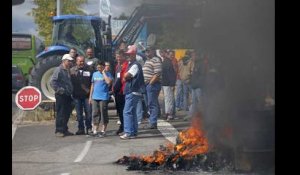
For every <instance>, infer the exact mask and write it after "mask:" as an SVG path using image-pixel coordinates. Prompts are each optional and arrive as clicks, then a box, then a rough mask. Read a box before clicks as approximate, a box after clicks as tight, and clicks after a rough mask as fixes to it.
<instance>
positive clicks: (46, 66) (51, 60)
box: [30, 55, 61, 100]
mask: <svg viewBox="0 0 300 175" xmlns="http://www.w3.org/2000/svg"><path fill="white" fill-rule="evenodd" d="M60 63H61V55H51V56H48V57H46V58H42V59H40V60H39V61H38V63H37V64H36V65H35V66H34V68H33V69H32V71H31V78H30V85H31V86H35V87H37V88H38V89H39V90H40V91H41V92H42V96H43V99H50V100H55V97H54V90H53V88H52V87H51V86H50V80H51V77H52V74H53V72H54V70H55V68H56V67H57V66H59V65H60Z"/></svg>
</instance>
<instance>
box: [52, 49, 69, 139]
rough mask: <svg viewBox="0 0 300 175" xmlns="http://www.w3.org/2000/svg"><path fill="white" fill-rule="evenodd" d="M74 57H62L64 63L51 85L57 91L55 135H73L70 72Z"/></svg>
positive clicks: (58, 68) (54, 74)
mask: <svg viewBox="0 0 300 175" xmlns="http://www.w3.org/2000/svg"><path fill="white" fill-rule="evenodd" d="M72 61H73V58H72V57H71V56H70V55H69V54H65V55H64V56H63V57H62V63H61V64H60V66H59V67H57V68H56V69H55V70H54V73H53V75H52V78H51V81H50V85H51V87H52V88H53V89H54V91H55V100H56V104H55V108H56V119H55V136H57V137H64V136H69V135H73V133H71V132H70V131H68V121H69V118H70V115H71V112H72V111H71V110H72V107H71V103H72V97H71V96H72V93H73V85H72V82H71V77H70V74H69V70H70V67H71V65H72Z"/></svg>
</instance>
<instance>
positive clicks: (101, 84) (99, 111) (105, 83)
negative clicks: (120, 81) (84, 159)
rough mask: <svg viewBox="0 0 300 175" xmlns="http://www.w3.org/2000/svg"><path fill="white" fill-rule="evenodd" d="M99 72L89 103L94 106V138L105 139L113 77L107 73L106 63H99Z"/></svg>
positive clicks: (93, 79) (95, 73)
mask: <svg viewBox="0 0 300 175" xmlns="http://www.w3.org/2000/svg"><path fill="white" fill-rule="evenodd" d="M96 68H97V69H98V71H97V72H94V73H93V76H92V80H91V83H92V84H91V90H90V92H91V93H90V98H89V103H90V104H92V117H93V133H92V134H91V135H92V136H98V137H103V136H105V133H106V128H107V124H108V122H109V119H108V107H107V106H108V100H109V86H110V85H111V84H112V81H113V77H112V75H111V74H110V72H106V71H105V62H104V61H100V62H98V63H97V67H96ZM100 121H101V123H102V128H101V132H100V133H99V134H98V127H99V123H100Z"/></svg>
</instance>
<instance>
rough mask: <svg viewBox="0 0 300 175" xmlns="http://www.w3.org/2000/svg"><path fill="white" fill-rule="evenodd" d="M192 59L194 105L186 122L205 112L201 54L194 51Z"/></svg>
mask: <svg viewBox="0 0 300 175" xmlns="http://www.w3.org/2000/svg"><path fill="white" fill-rule="evenodd" d="M191 59H192V62H193V65H192V75H191V83H190V84H191V89H192V104H191V106H190V109H189V115H187V116H186V117H185V118H184V120H190V119H191V117H193V116H194V115H195V114H196V113H197V112H202V111H203V104H202V87H203V81H202V80H203V75H204V72H203V65H202V60H201V59H200V56H199V52H198V51H197V52H196V51H192V52H191Z"/></svg>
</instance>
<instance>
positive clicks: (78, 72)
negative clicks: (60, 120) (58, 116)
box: [70, 56, 92, 135]
mask: <svg viewBox="0 0 300 175" xmlns="http://www.w3.org/2000/svg"><path fill="white" fill-rule="evenodd" d="M70 74H71V81H72V84H73V87H74V91H73V98H74V102H75V109H76V113H77V121H78V131H77V132H76V135H82V134H84V133H85V131H84V128H85V129H86V134H88V133H89V132H91V130H92V125H91V119H92V118H91V107H90V104H89V94H90V86H91V77H92V71H91V68H90V67H89V66H87V65H86V64H85V58H84V57H83V56H78V57H77V58H76V66H74V67H72V68H71V70H70ZM83 110H84V114H85V120H84V119H83ZM83 121H85V125H84V122H83Z"/></svg>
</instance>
